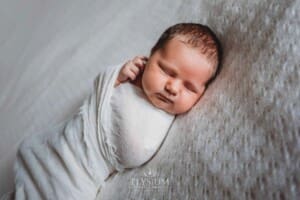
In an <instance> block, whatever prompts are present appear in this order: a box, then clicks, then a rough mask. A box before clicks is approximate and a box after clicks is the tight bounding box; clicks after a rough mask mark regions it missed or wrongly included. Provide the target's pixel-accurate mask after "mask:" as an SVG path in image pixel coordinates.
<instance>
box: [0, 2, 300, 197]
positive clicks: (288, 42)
mask: <svg viewBox="0 0 300 200" xmlns="http://www.w3.org/2000/svg"><path fill="white" fill-rule="evenodd" d="M299 7H300V5H299V1H297V0H286V1H279V0H278V1H276V0H266V1H258V0H257V1H256V0H255V1H251V2H248V1H246V0H241V1H234V0H226V1H225V0H212V1H209V0H203V1H200V0H177V1H174V0H157V1H152V0H144V1H126V2H125V1H121V0H112V1H109V3H108V1H104V0H99V1H95V0H86V1H80V0H60V1H58V0H52V1H50V0H49V1H47V0H27V1H17V0H1V1H0V137H1V139H0V195H1V194H3V193H4V192H7V191H9V190H11V188H12V183H13V168H12V166H13V160H14V159H15V153H16V150H17V146H18V144H19V143H20V141H21V140H22V139H23V138H24V137H26V136H27V135H30V134H34V133H37V132H39V133H40V132H45V131H46V130H47V129H48V128H49V127H51V126H53V125H55V124H57V123H59V122H62V121H64V120H67V119H68V118H69V117H71V116H72V115H73V114H74V112H76V109H77V108H78V107H79V106H80V105H81V103H82V101H83V99H84V98H85V97H86V96H87V95H88V94H89V91H90V89H91V88H92V81H93V78H94V77H95V76H96V74H97V73H98V72H99V70H100V69H102V68H104V67H108V66H109V65H113V64H117V63H121V62H124V61H125V60H127V59H130V58H132V57H134V56H135V55H148V53H149V51H150V48H151V47H152V45H153V44H154V42H155V41H156V40H157V39H158V37H159V35H160V34H161V33H162V32H163V31H164V30H165V29H166V28H167V27H168V26H170V25H173V24H174V23H178V22H199V23H204V24H208V25H209V26H210V27H211V28H212V29H213V30H214V31H215V32H216V33H217V35H219V37H220V39H221V41H222V43H223V46H224V51H225V59H224V63H223V66H224V68H223V70H222V72H221V74H220V76H219V77H218V79H217V80H216V81H215V82H214V83H213V84H212V85H211V86H210V87H209V88H208V90H207V92H206V94H205V95H204V96H203V98H202V99H201V101H199V103H198V104H197V105H196V107H195V108H194V109H193V110H192V111H191V112H189V113H187V114H186V115H182V116H179V117H177V119H176V121H175V123H174V126H173V127H172V128H171V131H170V132H169V134H168V137H167V139H166V141H165V143H164V144H163V146H162V148H161V149H160V151H159V152H158V154H157V155H156V156H155V157H154V158H153V159H152V160H151V161H150V162H149V163H148V164H147V165H145V166H142V167H141V168H138V169H133V170H131V171H127V172H125V173H123V174H117V175H115V176H113V177H112V178H111V179H110V180H109V181H108V182H107V184H106V186H105V187H104V188H103V189H102V191H101V192H100V193H99V196H98V197H99V198H100V199H132V198H135V199H142V198H144V199H149V198H157V199H203V198H204V197H207V198H212V199H215V198H221V197H222V199H235V198H236V199H240V198H243V199H244V198H248V199H251V198H253V199H254V198H255V199H262V198H266V199H280V198H284V197H285V198H286V199H296V197H297V196H298V197H299V195H300V194H299V187H300V184H299V182H300V180H299V174H300V171H299V170H300V153H299V152H300V139H299V138H300V136H299V132H300V127H299V126H300V125H299V124H300V106H299V99H300V98H299V85H300V84H299V82H300V81H299V73H300V72H299V63H300V57H299V51H300V48H299V46H300V45H299V38H300V30H299V29H300V28H299V27H300V26H299V25H300V21H299V20H300V16H299V13H300V9H299ZM143 180H144V181H145V180H148V184H142V183H141V182H142V181H143ZM151 180H155V181H157V182H156V183H154V182H151ZM155 186H156V187H155ZM116 191H117V192H116Z"/></svg>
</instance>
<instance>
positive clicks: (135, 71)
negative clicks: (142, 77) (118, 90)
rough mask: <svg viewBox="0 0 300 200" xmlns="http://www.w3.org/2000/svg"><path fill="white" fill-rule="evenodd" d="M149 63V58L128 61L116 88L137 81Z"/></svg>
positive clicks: (140, 57) (143, 57) (137, 57)
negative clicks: (128, 81)
mask: <svg viewBox="0 0 300 200" xmlns="http://www.w3.org/2000/svg"><path fill="white" fill-rule="evenodd" d="M147 61H148V58H147V57H146V56H136V57H135V58H134V59H133V60H129V61H127V62H126V63H125V64H124V65H123V67H122V69H121V70H120V73H119V75H118V78H117V80H116V83H115V86H117V85H119V84H120V83H124V82H126V81H127V80H129V79H130V80H131V81H133V80H135V79H136V77H137V76H138V75H139V74H140V73H141V72H142V71H143V70H144V67H145V65H146V63H147Z"/></svg>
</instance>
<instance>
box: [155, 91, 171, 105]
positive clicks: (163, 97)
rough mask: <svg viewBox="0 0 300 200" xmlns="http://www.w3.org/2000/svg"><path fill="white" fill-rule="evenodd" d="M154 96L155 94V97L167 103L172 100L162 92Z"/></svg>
mask: <svg viewBox="0 0 300 200" xmlns="http://www.w3.org/2000/svg"><path fill="white" fill-rule="evenodd" d="M156 96H157V98H158V99H159V100H161V101H163V102H165V103H169V104H171V103H173V101H172V100H170V99H168V98H167V97H165V96H163V95H162V94H159V93H158V94H157V95H156Z"/></svg>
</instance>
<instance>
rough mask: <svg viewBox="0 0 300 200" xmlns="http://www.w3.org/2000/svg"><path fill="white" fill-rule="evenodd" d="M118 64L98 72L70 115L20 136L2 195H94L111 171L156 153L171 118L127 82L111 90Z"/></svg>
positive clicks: (30, 197)
mask: <svg viewBox="0 0 300 200" xmlns="http://www.w3.org/2000/svg"><path fill="white" fill-rule="evenodd" d="M121 66H122V65H117V66H114V67H109V68H108V69H107V70H105V71H104V72H102V73H100V74H99V75H98V76H97V78H96V79H95V81H94V89H93V92H92V94H91V95H90V96H89V97H88V98H87V99H86V100H85V101H84V103H83V105H82V106H81V107H80V109H79V111H78V113H77V114H76V115H74V116H73V118H72V119H70V120H68V121H67V122H66V123H63V124H62V125H61V126H58V127H55V128H53V129H52V130H49V131H48V132H47V134H38V135H36V134H35V135H32V136H31V137H29V138H27V139H26V140H24V142H23V143H22V144H21V145H20V148H19V151H18V155H17V161H16V164H15V191H14V192H13V193H12V194H11V195H8V196H7V199H18V200H21V199H28V200H37V199H55V200H60V199H68V200H69V199H80V200H82V199H87V200H88V199H95V198H96V196H97V193H98V191H99V189H100V188H101V186H102V184H103V183H104V181H105V180H106V179H107V178H108V177H109V175H110V174H111V173H112V172H113V171H123V170H124V169H125V168H131V167H137V166H140V165H142V164H143V163H145V162H146V161H148V160H149V159H150V158H151V157H152V156H153V155H154V154H155V152H156V151H157V150H158V148H159V146H160V145H161V143H162V141H163V139H164V138H165V136H166V133H167V131H168V129H169V127H170V125H171V124H172V122H173V119H174V116H172V115H169V114H167V113H166V112H164V111H162V110H159V109H157V108H155V107H154V106H152V105H151V104H150V103H149V102H148V101H147V100H146V99H145V96H144V94H143V92H142V90H141V89H139V88H137V87H136V86H134V85H131V84H130V83H125V84H121V85H119V86H118V87H116V88H114V83H115V80H116V77H117V75H118V73H119V71H120V69H121Z"/></svg>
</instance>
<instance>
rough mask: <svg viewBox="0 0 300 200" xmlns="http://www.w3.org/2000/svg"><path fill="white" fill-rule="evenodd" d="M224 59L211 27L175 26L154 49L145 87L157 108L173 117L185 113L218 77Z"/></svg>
mask: <svg viewBox="0 0 300 200" xmlns="http://www.w3.org/2000/svg"><path fill="white" fill-rule="evenodd" d="M221 57H222V50H221V44H220V42H219V40H218V38H217V37H216V36H215V34H214V33H213V32H212V31H211V30H210V28H208V27H207V26H204V25H201V24H194V23H181V24H176V25H174V26H171V27H169V28H168V29H167V30H166V31H165V32H164V33H163V34H162V35H161V37H160V38H159V40H158V41H157V43H156V44H155V45H154V47H153V48H152V50H151V54H150V57H149V60H148V62H147V64H146V66H145V69H144V72H143V75H142V88H143V90H144V92H145V94H146V96H147V98H148V99H149V101H150V102H151V103H152V104H153V105H154V106H156V107H158V108H160V109H162V110H164V111H166V112H168V113H170V114H182V113H185V112H187V111H188V110H190V109H191V108H192V107H193V106H194V105H195V103H196V102H197V101H198V100H199V99H200V97H201V96H202V95H203V93H204V91H205V89H206V88H207V86H208V84H209V83H210V82H211V81H212V80H213V79H214V78H215V77H216V75H217V73H218V71H219V68H220V62H221Z"/></svg>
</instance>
